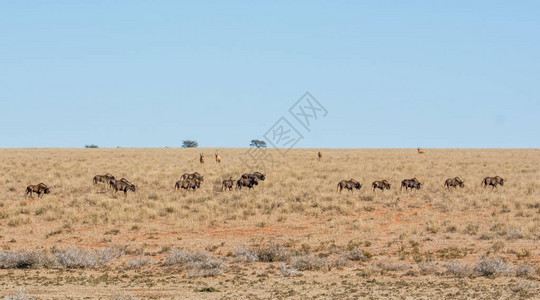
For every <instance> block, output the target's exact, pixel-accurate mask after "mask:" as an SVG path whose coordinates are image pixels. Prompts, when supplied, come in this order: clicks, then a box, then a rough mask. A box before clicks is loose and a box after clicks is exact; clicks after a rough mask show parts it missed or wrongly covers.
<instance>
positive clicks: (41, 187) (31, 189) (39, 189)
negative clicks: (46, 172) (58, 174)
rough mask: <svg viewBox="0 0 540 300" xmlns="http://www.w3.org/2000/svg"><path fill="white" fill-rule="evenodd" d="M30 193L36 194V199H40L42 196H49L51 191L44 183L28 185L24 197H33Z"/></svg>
mask: <svg viewBox="0 0 540 300" xmlns="http://www.w3.org/2000/svg"><path fill="white" fill-rule="evenodd" d="M32 193H36V194H38V198H41V197H42V195H43V194H50V193H51V189H50V188H49V187H48V186H47V185H46V184H44V183H40V184H36V185H29V186H28V187H26V192H25V193H24V197H25V198H26V196H28V194H30V197H31V198H32V197H33V194H32Z"/></svg>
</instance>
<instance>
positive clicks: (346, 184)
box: [337, 179, 362, 193]
mask: <svg viewBox="0 0 540 300" xmlns="http://www.w3.org/2000/svg"><path fill="white" fill-rule="evenodd" d="M337 188H338V191H339V192H340V193H341V191H342V190H343V189H348V190H349V191H351V192H353V189H357V190H359V189H360V188H362V185H361V184H360V182H358V181H356V180H354V179H351V180H342V181H340V182H339V183H338V184H337Z"/></svg>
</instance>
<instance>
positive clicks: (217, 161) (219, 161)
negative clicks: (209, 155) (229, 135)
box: [216, 152, 221, 164]
mask: <svg viewBox="0 0 540 300" xmlns="http://www.w3.org/2000/svg"><path fill="white" fill-rule="evenodd" d="M216 163H218V164H219V163H221V156H219V154H217V152H216Z"/></svg>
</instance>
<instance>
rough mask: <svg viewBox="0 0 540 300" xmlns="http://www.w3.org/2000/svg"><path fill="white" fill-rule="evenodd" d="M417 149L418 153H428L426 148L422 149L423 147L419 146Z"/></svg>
mask: <svg viewBox="0 0 540 300" xmlns="http://www.w3.org/2000/svg"><path fill="white" fill-rule="evenodd" d="M416 150H418V154H425V153H426V152H425V151H424V149H422V148H418V149H416Z"/></svg>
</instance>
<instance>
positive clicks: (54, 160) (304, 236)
mask: <svg viewBox="0 0 540 300" xmlns="http://www.w3.org/2000/svg"><path fill="white" fill-rule="evenodd" d="M216 150H217V151H218V152H219V155H220V156H221V158H222V162H221V163H220V164H218V163H216V162H215V160H214V153H215V152H216ZM247 150H248V149H214V148H206V149H202V148H200V149H173V148H163V149H128V148H119V149H0V171H1V172H0V192H1V193H0V245H1V249H0V296H2V297H5V298H6V299H32V298H36V299H52V298H73V299H80V298H101V299H146V298H155V299H162V298H177V299H183V298H205V299H282V298H296V299H308V298H309V299H340V298H344V299H358V298H360V299H363V298H366V299H380V298H391V299H392V298H396V299H407V298H410V299H470V298H475V299H529V298H530V299H533V298H536V299H538V295H540V288H539V286H540V281H539V274H540V249H539V246H540V243H539V239H540V193H539V188H540V180H539V178H540V177H539V175H540V174H539V163H540V150H538V149H425V154H422V155H421V154H418V153H417V151H416V149H322V150H321V149H293V150H290V151H288V152H286V153H284V154H281V153H279V152H278V151H277V150H275V149H264V150H260V151H263V152H264V153H265V154H267V155H271V157H272V160H273V161H267V162H266V166H265V169H264V170H259V169H251V168H252V167H250V166H249V163H248V161H247V159H248V157H249V156H247V155H246V151H247ZM319 150H320V151H321V152H322V154H323V157H322V159H321V160H319V159H318V158H317V151H319ZM201 152H202V153H204V154H205V155H206V161H205V163H204V164H203V165H202V164H200V162H199V153H201ZM194 171H197V172H199V173H200V174H202V175H204V182H203V183H202V185H201V188H200V189H198V190H196V191H184V190H180V191H175V189H174V185H175V182H176V181H178V180H179V178H180V176H181V174H183V173H187V172H194ZM254 171H262V172H263V173H265V175H266V179H265V180H264V181H261V182H260V183H259V185H257V186H255V188H254V189H252V190H249V189H247V188H243V189H241V190H232V191H222V190H221V182H222V180H224V179H228V178H229V177H233V179H238V178H239V177H240V175H241V174H243V173H247V172H254ZM107 172H108V173H111V174H113V175H114V176H116V177H117V178H121V177H125V178H127V179H128V180H129V181H131V182H132V183H134V184H135V185H136V192H131V191H129V192H128V194H127V196H124V194H123V193H122V192H119V193H116V194H115V193H114V192H113V191H112V190H111V189H110V188H108V187H107V186H106V185H105V184H97V185H95V184H93V182H92V179H93V177H94V175H97V174H105V173H107ZM495 175H498V176H501V177H502V178H504V180H505V181H504V185H503V186H498V187H497V188H495V189H492V188H491V187H487V188H484V187H482V186H481V182H482V179H483V178H484V177H486V176H495ZM455 176H459V177H460V178H461V179H462V180H463V181H464V182H465V187H463V188H459V187H458V188H450V189H447V188H446V187H444V182H445V180H446V179H447V178H453V177H455ZM413 177H416V178H417V179H418V180H419V181H420V182H421V183H422V187H421V189H420V190H412V191H411V190H408V191H405V190H400V182H401V180H403V179H406V178H413ZM351 178H354V179H356V180H358V181H359V182H360V183H361V184H362V188H361V189H360V190H354V191H353V192H350V191H347V190H344V191H342V192H341V193H340V192H338V191H337V183H338V182H339V181H340V180H342V179H351ZM383 179H386V180H388V181H389V182H390V184H391V189H390V190H384V191H381V190H376V191H373V190H372V188H371V183H372V182H373V181H375V180H383ZM40 182H43V183H45V184H47V185H48V186H49V187H50V189H51V193H50V194H48V195H44V197H42V198H37V196H34V198H25V197H24V191H25V188H26V186H28V185H30V184H38V183H40Z"/></svg>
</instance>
